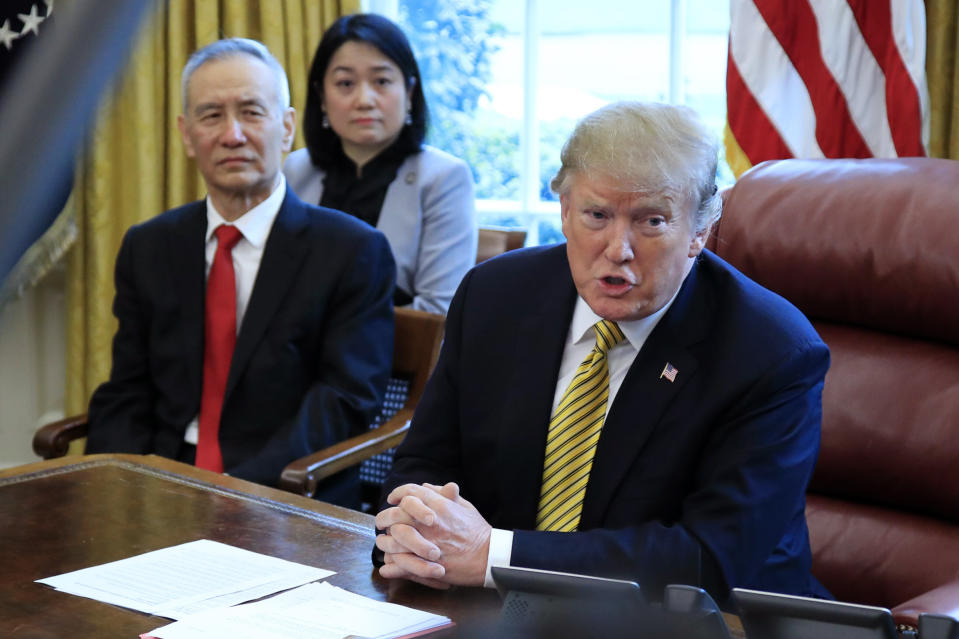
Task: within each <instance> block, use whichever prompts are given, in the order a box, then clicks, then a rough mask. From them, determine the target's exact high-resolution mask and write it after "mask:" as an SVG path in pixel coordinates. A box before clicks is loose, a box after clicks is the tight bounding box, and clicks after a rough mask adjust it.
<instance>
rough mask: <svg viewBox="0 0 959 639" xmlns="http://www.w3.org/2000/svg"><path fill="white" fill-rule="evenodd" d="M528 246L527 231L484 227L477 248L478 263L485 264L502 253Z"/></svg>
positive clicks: (481, 228) (480, 232) (481, 229)
mask: <svg viewBox="0 0 959 639" xmlns="http://www.w3.org/2000/svg"><path fill="white" fill-rule="evenodd" d="M525 244H526V231H524V230H522V229H505V228H497V227H492V226H483V227H480V230H479V244H478V245H477V247H476V263H477V264H479V263H480V262H485V261H486V260H488V259H489V258H491V257H495V256H497V255H499V254H500V253H505V252H506V251H512V250H513V249H518V248H523V246H524V245H525Z"/></svg>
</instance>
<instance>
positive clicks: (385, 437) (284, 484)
mask: <svg viewBox="0 0 959 639" xmlns="http://www.w3.org/2000/svg"><path fill="white" fill-rule="evenodd" d="M412 418H413V409H412V408H404V409H402V410H400V411H399V412H397V413H396V415H394V416H393V417H391V418H390V419H389V420H388V421H387V422H386V423H384V424H381V425H380V426H378V427H377V428H372V429H370V430H369V431H367V432H365V433H363V434H362V435H357V436H356V437H350V438H349V439H345V440H343V441H341V442H339V443H337V444H334V445H332V446H329V447H327V448H324V449H323V450H319V451H317V452H315V453H313V454H311V455H307V456H306V457H301V458H300V459H297V460H296V461H294V462H292V463H290V464H289V465H287V467H286V468H284V469H283V473H282V474H281V475H280V488H282V489H283V490H287V491H289V492H291V493H296V494H298V495H304V496H306V497H312V496H313V495H314V494H315V493H316V486H317V484H318V483H319V482H320V481H321V480H323V479H325V478H326V477H329V476H330V475H333V474H335V473H338V472H340V471H341V470H344V469H346V468H349V467H350V466H353V465H355V464H358V463H360V462H361V461H363V460H364V459H369V458H370V457H372V456H373V455H376V454H378V453H382V452H383V451H385V450H389V449H390V448H393V447H394V446H397V445H399V443H400V442H401V441H403V437H405V436H406V431H408V430H409V429H410V420H411V419H412Z"/></svg>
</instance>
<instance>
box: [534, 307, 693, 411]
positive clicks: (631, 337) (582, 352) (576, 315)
mask: <svg viewBox="0 0 959 639" xmlns="http://www.w3.org/2000/svg"><path fill="white" fill-rule="evenodd" d="M677 294H678V291H677ZM675 299H676V294H674V295H673V297H672V298H671V299H670V300H669V302H667V303H666V304H665V305H663V307H662V308H661V309H659V310H658V311H656V312H655V313H653V314H652V315H650V316H648V317H644V318H642V319H638V320H630V321H628V322H617V324H619V328H620V329H621V330H622V331H623V334H624V335H625V336H626V341H627V342H628V343H629V346H628V347H627V346H626V344H625V343H621V344H617V345H616V347H614V348H612V349H610V351H609V355H608V357H607V362H608V365H609V401H608V402H607V403H606V412H607V413H608V412H609V410H610V408H611V407H612V405H613V401H614V400H615V399H616V394H617V393H618V392H619V387H620V386H621V385H622V383H623V380H624V379H625V378H626V374H627V373H628V372H629V368H630V367H631V366H632V364H633V361H634V360H635V359H636V356H637V355H638V354H639V350H640V349H641V348H642V347H643V344H645V343H646V339H647V338H648V337H649V335H650V334H651V333H652V332H653V329H654V328H656V325H657V324H658V323H659V320H660V319H662V317H663V315H665V314H666V311H668V310H669V307H670V306H672V304H673V300H675ZM601 319H602V318H601V317H600V316H599V315H597V314H596V313H594V312H593V309H591V308H590V307H589V305H588V304H587V303H586V301H585V300H583V298H582V297H577V298H576V306H575V307H574V308H573V319H572V321H570V325H569V332H568V333H567V337H566V345H565V346H564V348H563V357H562V359H561V360H560V367H559V373H558V375H557V380H556V389H555V392H554V394H553V411H555V410H556V407H557V406H558V405H559V402H560V401H561V400H562V398H563V395H564V393H565V391H566V388H567V387H568V386H569V384H570V382H572V381H573V377H574V376H575V375H576V369H577V368H579V365H580V363H581V362H582V361H583V360H584V359H585V358H586V356H587V355H588V354H589V352H590V351H591V350H593V345H594V344H595V343H596V337H595V335H594V333H593V330H592V329H593V324H595V323H596V322H598V321H600V320H601ZM550 414H552V413H550Z"/></svg>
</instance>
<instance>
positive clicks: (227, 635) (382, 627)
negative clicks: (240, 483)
mask: <svg viewBox="0 0 959 639" xmlns="http://www.w3.org/2000/svg"><path fill="white" fill-rule="evenodd" d="M332 574H334V573H333V572H332V571H330V570H323V569H321V568H313V567H311V566H303V565H301V564H297V563H293V562H291V561H286V560H285V559H277V558H276V557H269V556H267V555H261V554H259V553H255V552H251V551H249V550H243V549H242V548H235V547H233V546H228V545H226V544H221V543H217V542H215V541H210V540H207V539H201V540H199V541H192V542H190V543H186V544H181V545H179V546H173V547H171V548H164V549H162V550H156V551H153V552H148V553H145V554H143V555H137V556H135V557H130V558H129V559H122V560H120V561H114V562H111V563H108V564H103V565H100V566H94V567H93V568H84V569H83V570H77V571H75V572H70V573H66V574H63V575H58V576H56V577H49V578H47V579H38V580H37V581H38V582H39V583H42V584H47V585H49V586H53V587H54V588H56V589H57V590H61V591H63V592H67V593H70V594H74V595H79V596H81V597H89V598H91V599H97V600H99V601H104V602H107V603H111V604H115V605H118V606H123V607H125V608H132V609H134V610H140V611H143V612H147V613H150V614H154V615H159V616H161V617H168V618H170V619H178V620H179V621H177V622H175V623H172V624H169V625H167V626H163V627H162V628H157V629H156V630H154V631H153V632H152V633H150V634H149V635H143V637H147V636H151V637H158V638H160V639H198V638H202V639H216V638H219V637H223V638H224V639H274V638H275V639H290V637H310V639H342V638H343V637H363V638H364V639H366V638H370V639H393V638H396V637H404V636H409V635H413V634H420V633H423V632H426V631H429V630H432V629H436V628H439V627H442V626H445V625H449V624H450V620H449V619H447V618H446V617H443V616H440V615H434V614H430V613H428V612H423V611H420V610H414V609H412V608H406V607H405V606H399V605H397V604H391V603H385V602H381V601H374V600H372V599H369V598H367V597H362V596H360V595H356V594H353V593H351V592H347V591H345V590H341V589H340V588H337V587H335V586H331V585H329V584H326V583H324V584H316V583H310V582H312V581H316V580H317V579H323V578H324V577H328V576H330V575H332ZM303 584H308V585H305V586H304V585H303ZM297 586H301V587H299V588H297ZM290 588H293V590H288V589H290ZM283 590H286V591H287V592H282V593H281V594H279V595H276V596H275V597H271V598H269V599H263V600H262V601H257V602H255V603H249V604H245V605H241V606H236V604H239V603H242V602H244V601H252V600H254V599H259V598H261V597H266V596H267V595H272V594H274V593H277V592H280V591H283ZM230 606H235V607H230Z"/></svg>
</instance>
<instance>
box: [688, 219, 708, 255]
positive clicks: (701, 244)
mask: <svg viewBox="0 0 959 639" xmlns="http://www.w3.org/2000/svg"><path fill="white" fill-rule="evenodd" d="M712 227H713V225H712V224H710V225H709V226H707V227H706V228H705V229H703V230H701V231H696V233H695V234H694V235H693V239H692V240H690V242H689V257H696V256H698V255H699V254H700V253H702V252H703V249H704V248H706V240H707V239H709V231H710V229H712Z"/></svg>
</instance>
